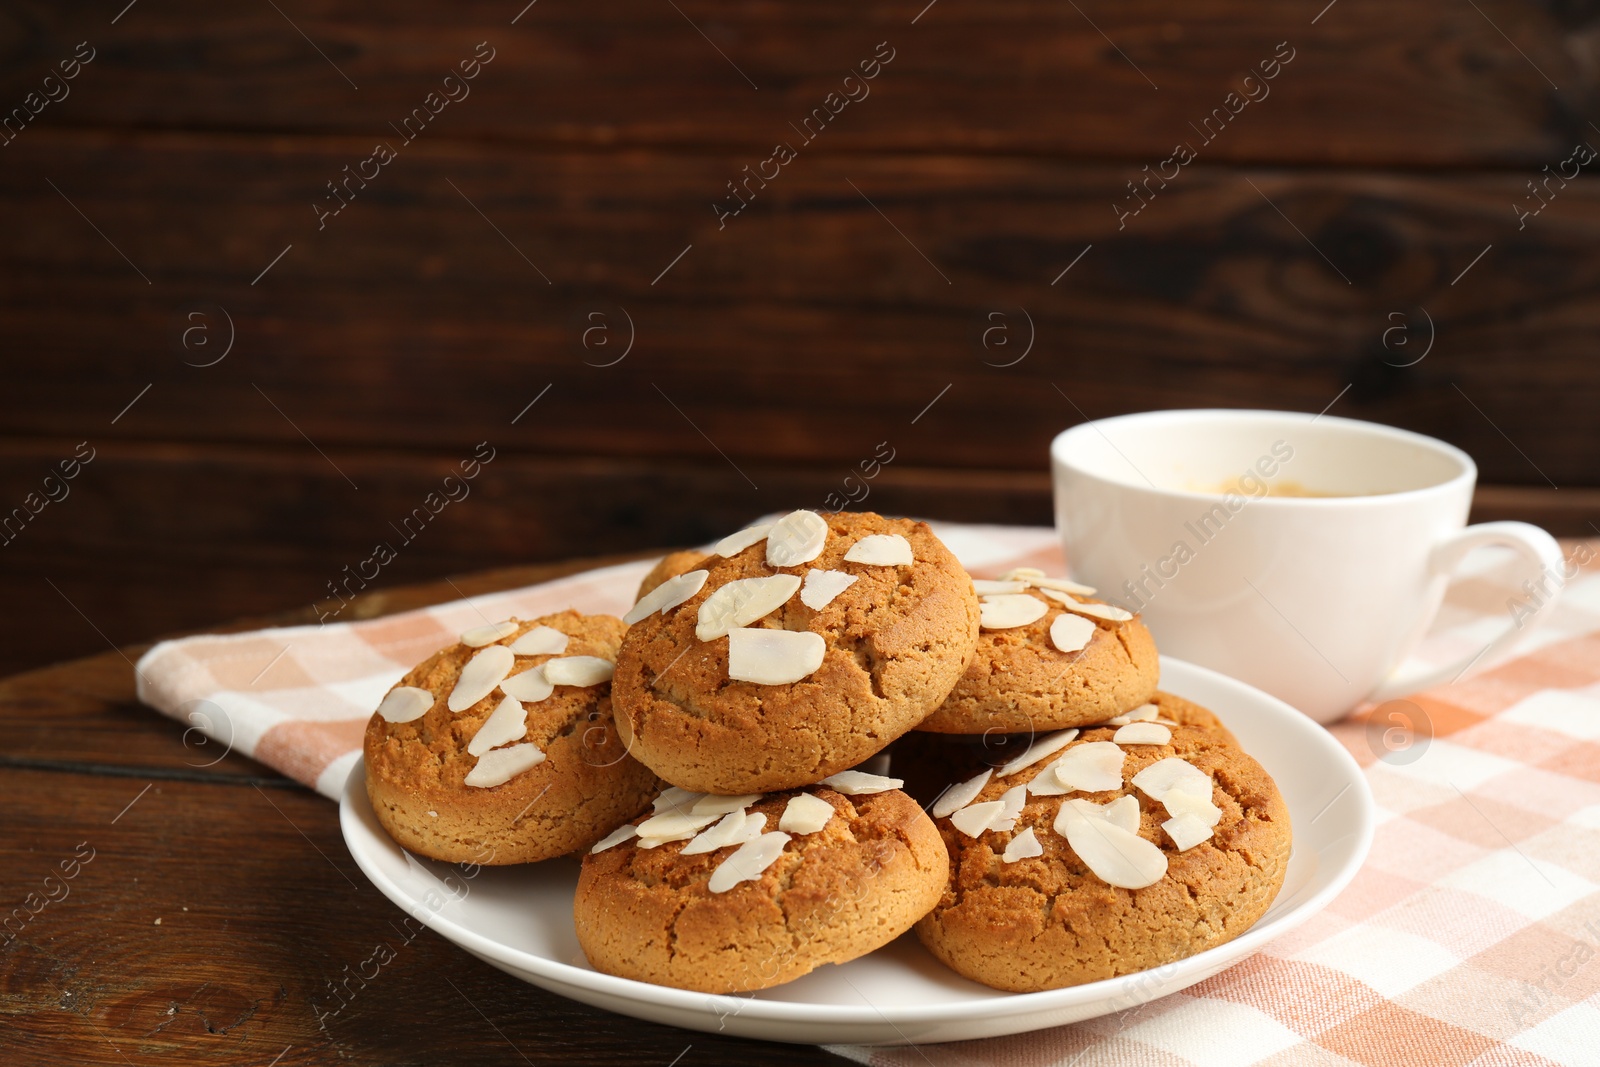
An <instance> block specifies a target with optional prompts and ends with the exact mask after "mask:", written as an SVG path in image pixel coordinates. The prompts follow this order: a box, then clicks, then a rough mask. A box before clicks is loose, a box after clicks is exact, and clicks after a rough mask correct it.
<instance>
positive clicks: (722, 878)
mask: <svg viewBox="0 0 1600 1067" xmlns="http://www.w3.org/2000/svg"><path fill="white" fill-rule="evenodd" d="M788 843H789V835H788V834H786V833H783V832H782V831H780V830H774V831H773V832H772V833H770V834H762V835H761V836H760V837H758V838H756V839H755V840H754V841H746V842H745V843H744V844H742V845H740V846H739V849H738V851H737V852H735V853H734V854H733V855H731V856H729V857H728V858H727V859H725V860H723V861H722V863H721V864H719V865H718V867H717V869H716V870H714V871H712V872H711V877H710V879H709V880H707V882H706V888H707V889H709V890H710V891H711V892H713V893H726V892H727V891H728V890H730V889H732V888H733V887H734V886H736V885H738V884H739V883H740V882H753V881H755V880H756V879H757V878H760V877H761V872H762V871H764V870H766V869H767V868H768V867H770V866H772V863H773V861H774V860H776V859H777V858H778V857H779V856H781V855H783V849H784V846H785V845H787V844H788Z"/></svg>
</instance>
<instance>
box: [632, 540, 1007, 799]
mask: <svg viewBox="0 0 1600 1067" xmlns="http://www.w3.org/2000/svg"><path fill="white" fill-rule="evenodd" d="M719 551H722V552H727V553H728V554H727V555H712V556H710V557H708V558H706V559H704V560H702V561H701V563H702V565H703V570H696V571H690V572H688V574H686V575H684V576H682V577H683V578H684V579H693V581H686V582H685V583H684V585H683V589H684V590H685V591H684V592H683V593H681V594H680V595H681V596H684V597H686V599H682V600H681V601H678V600H677V599H676V598H674V602H673V603H672V604H671V606H669V607H665V608H663V609H662V610H661V611H658V612H652V613H650V614H647V615H645V616H644V617H642V618H640V619H638V621H636V622H635V623H634V624H633V625H632V626H631V627H629V629H628V633H627V636H626V637H625V638H624V639H623V642H622V647H621V649H620V650H619V651H618V653H617V673H616V679H615V681H614V682H613V688H612V692H613V699H614V700H615V702H616V709H617V726H618V729H619V730H620V731H621V732H622V734H623V737H624V739H625V740H626V741H627V742H628V745H629V751H630V752H632V754H633V755H634V756H635V757H636V758H637V759H638V760H639V761H640V762H642V763H644V764H645V765H646V766H648V767H650V768H651V769H652V770H654V771H655V772H656V773H657V774H658V775H660V776H661V777H662V778H664V779H666V780H667V781H669V782H671V783H673V784H674V785H678V786H682V787H683V788H685V789H693V790H696V791H700V792H709V793H723V794H738V793H752V792H765V791H770V790H776V789H790V788H794V787H797V786H802V785H808V784H810V783H812V782H816V781H818V780H820V779H822V778H824V777H826V776H828V775H830V774H833V773H834V772H836V771H840V770H844V769H846V768H849V767H854V766H855V765H857V764H859V763H861V762H862V761H864V760H866V759H867V758H869V757H870V756H872V755H874V754H875V753H877V752H879V751H881V750H882V749H883V748H884V747H885V746H887V745H888V744H889V742H891V741H893V740H894V739H895V738H896V737H899V736H900V735H901V734H903V733H905V732H906V731H908V730H910V729H911V728H912V727H913V726H915V725H916V724H917V723H919V722H921V721H922V719H923V718H925V717H926V716H927V715H928V713H929V712H931V711H932V710H933V709H934V708H936V707H938V706H939V704H940V703H942V702H943V701H944V699H945V697H946V696H948V695H949V693H950V690H951V688H952V687H953V686H954V685H955V683H956V680H957V679H958V678H959V677H960V676H961V673H962V671H964V670H965V669H966V664H967V660H968V659H969V658H970V657H971V655H972V652H973V649H974V647H975V645H976V643H977V639H978V599H977V596H976V594H975V593H974V592H973V588H972V582H971V580H970V579H969V578H968V577H967V575H966V572H965V571H964V570H962V568H961V566H960V564H959V563H957V561H956V559H955V557H954V555H952V554H951V552H950V550H949V549H947V548H946V547H945V546H944V545H943V544H942V543H941V542H940V541H939V539H938V538H937V537H936V536H934V533H933V531H932V530H931V529H929V527H928V525H927V524H926V523H921V522H914V521H912V520H909V519H886V518H884V517H882V516H880V515H875V514H871V513H867V512H839V513H833V514H828V515H824V516H818V515H816V514H814V513H812V512H793V513H791V514H790V515H788V516H786V517H784V518H783V519H782V520H780V521H779V523H778V524H777V525H776V526H774V527H773V528H772V530H771V532H770V533H768V532H766V531H764V530H763V529H761V528H755V529H753V530H752V531H749V532H741V533H739V534H734V535H731V536H730V537H729V538H726V539H724V541H723V542H722V544H721V545H720V546H719ZM702 574H703V575H704V578H703V585H696V584H695V582H698V581H700V580H701V579H700V577H699V576H700V575H702ZM691 588H692V589H694V590H695V591H694V592H693V594H692V595H690V594H689V593H688V592H687V590H688V589H691Z"/></svg>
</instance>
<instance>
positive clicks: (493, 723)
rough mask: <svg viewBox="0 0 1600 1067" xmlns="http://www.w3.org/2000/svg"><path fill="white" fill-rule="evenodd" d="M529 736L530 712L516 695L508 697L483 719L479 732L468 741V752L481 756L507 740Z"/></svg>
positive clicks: (516, 739) (517, 739) (518, 739)
mask: <svg viewBox="0 0 1600 1067" xmlns="http://www.w3.org/2000/svg"><path fill="white" fill-rule="evenodd" d="M527 736H528V713H527V712H526V711H524V710H523V707H522V703H521V701H519V700H517V698H516V697H509V696H508V697H506V698H505V699H503V700H501V701H500V703H499V705H498V706H496V707H495V709H494V711H493V712H492V713H491V714H490V715H489V717H488V718H487V719H485V720H483V725H482V726H480V727H478V732H477V733H475V734H473V735H472V740H471V741H468V742H467V753H468V754H469V755H473V756H481V755H483V754H484V753H485V752H487V751H489V750H490V749H491V748H499V747H500V746H501V745H503V744H505V743H506V742H507V741H520V740H522V739H523V738H524V737H527Z"/></svg>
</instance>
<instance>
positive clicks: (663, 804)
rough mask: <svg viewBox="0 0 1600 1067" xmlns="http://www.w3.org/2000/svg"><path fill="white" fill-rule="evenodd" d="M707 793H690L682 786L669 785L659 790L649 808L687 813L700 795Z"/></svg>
mask: <svg viewBox="0 0 1600 1067" xmlns="http://www.w3.org/2000/svg"><path fill="white" fill-rule="evenodd" d="M707 795H709V794H706V793H691V792H690V791H689V790H687V789H685V788H683V787H682V786H678V785H669V786H667V787H666V788H665V789H663V790H662V791H661V795H660V796H658V797H656V798H655V800H654V801H652V802H651V809H652V810H654V811H667V810H672V811H681V812H684V813H685V814H687V813H688V812H689V811H690V809H692V808H693V807H694V806H695V804H696V803H698V802H699V800H700V798H701V797H704V796H707Z"/></svg>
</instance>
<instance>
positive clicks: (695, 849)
mask: <svg viewBox="0 0 1600 1067" xmlns="http://www.w3.org/2000/svg"><path fill="white" fill-rule="evenodd" d="M766 825H767V817H766V816H765V815H762V814H761V813H759V812H757V813H756V814H754V815H747V814H745V813H744V812H743V811H730V812H728V813H727V814H726V815H724V816H723V817H722V819H721V821H719V822H718V823H717V824H716V825H715V826H712V827H711V828H710V829H707V830H702V831H700V833H699V834H698V835H697V836H696V837H695V839H694V840H693V841H690V842H689V843H688V844H687V845H684V846H683V849H682V851H680V852H679V853H678V854H679V855H680V856H699V855H701V854H703V853H706V852H715V851H716V850H717V849H719V848H727V847H728V846H730V845H742V844H744V843H745V842H746V841H754V840H755V839H756V838H758V837H760V836H761V831H762V829H763V828H764V827H765V826H766Z"/></svg>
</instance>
